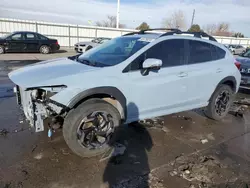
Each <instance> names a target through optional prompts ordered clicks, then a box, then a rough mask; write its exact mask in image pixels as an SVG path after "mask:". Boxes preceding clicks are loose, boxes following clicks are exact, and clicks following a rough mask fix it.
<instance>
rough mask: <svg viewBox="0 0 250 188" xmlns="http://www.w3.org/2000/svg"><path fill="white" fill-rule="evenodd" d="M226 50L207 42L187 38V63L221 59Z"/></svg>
mask: <svg viewBox="0 0 250 188" xmlns="http://www.w3.org/2000/svg"><path fill="white" fill-rule="evenodd" d="M225 54H226V52H225V51H224V50H223V49H221V48H219V47H217V46H215V45H213V44H210V43H207V42H202V41H195V40H189V60H188V63H189V64H196V63H205V62H209V61H216V60H219V59H223V58H224V57H225Z"/></svg>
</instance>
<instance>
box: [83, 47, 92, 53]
mask: <svg viewBox="0 0 250 188" xmlns="http://www.w3.org/2000/svg"><path fill="white" fill-rule="evenodd" d="M92 48H93V47H92V46H88V47H87V48H86V50H85V52H87V51H88V50H90V49H92Z"/></svg>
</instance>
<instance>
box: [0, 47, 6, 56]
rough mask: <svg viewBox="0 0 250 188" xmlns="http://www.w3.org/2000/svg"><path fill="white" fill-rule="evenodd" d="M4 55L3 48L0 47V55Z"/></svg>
mask: <svg viewBox="0 0 250 188" xmlns="http://www.w3.org/2000/svg"><path fill="white" fill-rule="evenodd" d="M4 53H5V50H4V47H3V46H0V54H4Z"/></svg>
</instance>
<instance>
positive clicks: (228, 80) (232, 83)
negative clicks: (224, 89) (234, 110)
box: [216, 76, 237, 92]
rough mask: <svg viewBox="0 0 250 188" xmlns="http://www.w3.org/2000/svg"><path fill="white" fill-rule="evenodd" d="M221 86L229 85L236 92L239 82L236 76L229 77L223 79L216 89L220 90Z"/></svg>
mask: <svg viewBox="0 0 250 188" xmlns="http://www.w3.org/2000/svg"><path fill="white" fill-rule="evenodd" d="M221 84H225V85H228V86H230V87H232V89H233V91H234V92H236V90H237V89H236V87H237V82H236V79H235V77H234V76H227V77H226V78H223V79H222V80H221V81H220V82H219V84H218V85H217V86H216V88H218V86H219V85H221Z"/></svg>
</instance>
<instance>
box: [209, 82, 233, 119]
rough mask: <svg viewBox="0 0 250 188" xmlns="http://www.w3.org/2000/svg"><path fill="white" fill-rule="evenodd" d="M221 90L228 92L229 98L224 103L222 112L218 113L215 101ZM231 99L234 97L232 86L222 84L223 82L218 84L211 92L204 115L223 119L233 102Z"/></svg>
mask: <svg viewBox="0 0 250 188" xmlns="http://www.w3.org/2000/svg"><path fill="white" fill-rule="evenodd" d="M223 92H226V93H228V94H229V100H228V103H227V105H226V108H225V111H223V113H221V114H218V113H217V112H216V107H215V102H216V99H217V98H218V96H219V95H220V94H221V93H223ZM233 99H234V92H233V89H232V87H230V86H229V85H224V84H221V85H219V86H218V87H217V89H216V90H215V92H214V93H213V95H212V97H211V99H210V101H209V104H208V106H207V108H206V109H205V114H206V116H207V117H209V118H211V119H214V120H217V121H219V120H221V119H223V118H224V117H225V116H226V115H227V113H228V111H229V109H230V106H231V104H232V102H233Z"/></svg>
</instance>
